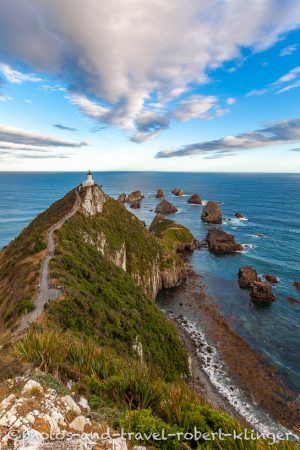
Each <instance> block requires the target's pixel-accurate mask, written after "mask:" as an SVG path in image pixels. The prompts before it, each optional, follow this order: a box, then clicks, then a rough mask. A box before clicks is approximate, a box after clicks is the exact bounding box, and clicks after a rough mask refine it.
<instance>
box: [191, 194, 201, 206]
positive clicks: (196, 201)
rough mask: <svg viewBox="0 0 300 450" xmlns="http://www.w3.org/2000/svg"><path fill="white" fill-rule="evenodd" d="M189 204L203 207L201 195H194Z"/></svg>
mask: <svg viewBox="0 0 300 450" xmlns="http://www.w3.org/2000/svg"><path fill="white" fill-rule="evenodd" d="M188 203H191V204H192V205H202V200H201V197H200V195H199V194H193V195H191V196H190V198H189V199H188Z"/></svg>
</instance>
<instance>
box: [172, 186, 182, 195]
mask: <svg viewBox="0 0 300 450" xmlns="http://www.w3.org/2000/svg"><path fill="white" fill-rule="evenodd" d="M172 194H173V195H177V197H181V196H182V195H184V190H183V189H180V188H175V189H173V191H172Z"/></svg>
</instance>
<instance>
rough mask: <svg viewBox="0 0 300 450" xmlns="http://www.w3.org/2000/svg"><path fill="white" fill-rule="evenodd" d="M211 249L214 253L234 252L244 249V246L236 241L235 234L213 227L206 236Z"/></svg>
mask: <svg viewBox="0 0 300 450" xmlns="http://www.w3.org/2000/svg"><path fill="white" fill-rule="evenodd" d="M205 241H206V242H207V245H208V249H209V251H211V252H213V253H234V252H238V251H241V250H243V246H242V245H241V244H238V243H237V242H235V239H234V236H233V235H232V234H229V233H225V231H222V230H219V229H218V228H211V229H210V230H209V232H208V233H207V236H206V238H205Z"/></svg>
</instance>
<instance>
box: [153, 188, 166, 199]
mask: <svg viewBox="0 0 300 450" xmlns="http://www.w3.org/2000/svg"><path fill="white" fill-rule="evenodd" d="M164 196H165V192H164V190H163V189H157V192H156V195H155V197H156V198H162V197H164Z"/></svg>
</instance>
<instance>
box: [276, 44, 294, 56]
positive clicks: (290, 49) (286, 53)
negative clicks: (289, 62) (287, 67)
mask: <svg viewBox="0 0 300 450" xmlns="http://www.w3.org/2000/svg"><path fill="white" fill-rule="evenodd" d="M297 48H298V44H294V45H289V46H288V47H285V48H283V49H282V50H281V52H280V53H279V56H289V55H292V54H293V53H294V52H295V51H296V50H297Z"/></svg>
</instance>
